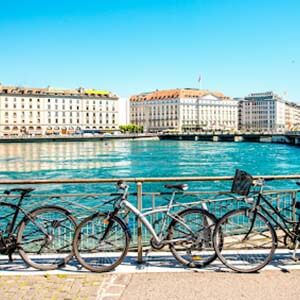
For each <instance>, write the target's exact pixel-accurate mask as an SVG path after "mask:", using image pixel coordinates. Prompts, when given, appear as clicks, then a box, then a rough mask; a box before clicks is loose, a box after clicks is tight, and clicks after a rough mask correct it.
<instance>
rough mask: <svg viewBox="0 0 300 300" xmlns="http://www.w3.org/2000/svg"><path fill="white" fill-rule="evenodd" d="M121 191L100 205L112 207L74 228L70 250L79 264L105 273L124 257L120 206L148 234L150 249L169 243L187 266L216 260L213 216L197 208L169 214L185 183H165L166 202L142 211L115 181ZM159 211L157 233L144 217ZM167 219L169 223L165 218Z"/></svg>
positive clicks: (125, 246)
mask: <svg viewBox="0 0 300 300" xmlns="http://www.w3.org/2000/svg"><path fill="white" fill-rule="evenodd" d="M117 187H118V188H119V189H120V191H121V194H120V195H119V196H117V197H116V198H114V199H111V200H109V201H106V202H105V203H104V204H107V203H111V204H113V210H111V211H108V212H96V213H95V214H93V215H91V216H89V217H87V218H86V219H84V220H83V221H82V222H81V223H80V224H79V225H78V226H77V228H76V230H75V234H74V240H73V252H74V254H75V256H76V258H77V260H78V261H79V263H80V264H81V265H82V266H83V267H85V268H86V269H88V270H90V271H93V272H107V271H111V270H113V269H114V268H116V267H117V266H118V265H119V264H120V263H121V262H122V261H123V259H124V258H125V256H126V254H127V252H128V249H129V243H130V239H131V234H130V229H129V227H128V224H126V222H125V221H124V220H123V219H122V218H120V217H119V216H118V213H119V212H120V210H121V209H122V208H125V209H126V210H128V212H132V213H133V214H134V215H135V216H136V217H137V219H139V220H140V221H141V222H142V224H143V225H144V226H145V227H146V229H147V230H148V232H149V233H150V235H151V236H152V238H151V241H150V244H151V246H152V248H154V249H157V250H159V249H162V248H163V247H165V246H169V249H170V251H171V253H172V254H173V256H174V257H175V258H176V259H177V260H178V261H179V262H180V263H181V264H183V265H185V266H187V267H204V266H206V265H208V264H209V263H211V262H212V261H213V260H215V259H216V257H217V256H216V253H215V251H214V250H213V246H212V232H213V227H214V225H215V224H216V221H217V220H216V218H215V216H214V215H212V214H211V213H209V212H208V211H206V210H204V209H200V208H186V209H183V210H180V211H179V212H177V213H171V212H170V211H171V209H172V207H173V203H174V198H175V195H176V193H177V192H181V193H182V192H183V191H184V190H187V188H188V186H187V185H186V184H177V185H166V186H165V187H166V188H168V189H171V190H172V196H171V198H170V200H169V202H168V205H167V206H166V207H163V208H157V209H153V210H150V211H147V212H145V213H142V212H141V211H139V210H138V209H137V208H136V207H135V206H133V205H132V204H131V203H130V202H129V201H128V200H127V198H128V188H129V187H128V185H126V184H125V183H124V182H118V183H117ZM156 213H163V216H164V218H163V220H162V226H161V228H160V232H157V231H155V229H154V227H153V226H152V224H151V223H150V222H149V221H148V220H147V217H149V216H151V215H153V214H156ZM168 219H170V222H169V224H167V220H168Z"/></svg>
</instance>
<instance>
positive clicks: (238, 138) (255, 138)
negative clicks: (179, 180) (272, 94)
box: [159, 132, 300, 145]
mask: <svg viewBox="0 0 300 300" xmlns="http://www.w3.org/2000/svg"><path fill="white" fill-rule="evenodd" d="M159 138H160V139H161V140H179V141H181V140H183V141H212V142H260V143H281V144H290V145H300V132H287V133H214V132H207V133H206V132H205V133H204V132H202V133H201V132H199V133H198V132H197V133H163V134H161V135H159Z"/></svg>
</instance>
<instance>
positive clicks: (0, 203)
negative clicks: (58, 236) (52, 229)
mask: <svg viewBox="0 0 300 300" xmlns="http://www.w3.org/2000/svg"><path fill="white" fill-rule="evenodd" d="M23 199H24V196H21V197H20V199H19V202H18V204H13V203H9V202H5V201H0V206H6V207H10V208H12V209H13V210H14V211H15V212H14V213H13V219H12V222H11V223H8V225H9V226H7V227H6V229H5V231H4V233H5V234H8V235H10V234H13V233H15V232H16V230H17V229H18V227H19V224H20V223H19V224H18V225H17V226H16V222H17V218H18V215H19V213H20V212H21V213H22V214H23V215H24V216H25V217H27V218H29V219H30V220H31V222H32V223H33V224H34V225H35V226H37V228H39V230H41V232H43V233H44V234H45V235H48V233H47V232H46V231H45V230H44V229H43V228H42V227H40V226H39V224H37V223H36V222H35V220H33V219H32V218H31V216H30V213H28V212H27V211H26V210H24V209H23V208H22V207H21V205H22V202H23Z"/></svg>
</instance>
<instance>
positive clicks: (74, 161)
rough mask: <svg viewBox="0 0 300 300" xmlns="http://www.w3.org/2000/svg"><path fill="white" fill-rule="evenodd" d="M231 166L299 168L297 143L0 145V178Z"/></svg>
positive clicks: (206, 170) (215, 171)
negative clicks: (293, 144)
mask: <svg viewBox="0 0 300 300" xmlns="http://www.w3.org/2000/svg"><path fill="white" fill-rule="evenodd" d="M236 168H241V169H244V170H246V171H248V172H250V173H252V174H255V175H259V174H264V175H281V174H300V147H296V146H289V145H283V144H264V143H213V142H193V141H124V140H122V141H108V142H103V141H99V142H74V143H73V142H72V143H70V142H68V143H41V144H38V143H30V144H1V145H0V179H53V178H55V179H58V178H106V177H114V178H122V177H165V176H222V175H233V174H234V171H235V169H236ZM272 184H273V183H272ZM274 184H275V183H274ZM274 184H273V185H274ZM282 184H283V183H282ZM284 184H286V183H284ZM291 184H294V183H291ZM160 185H161V184H160ZM275 185H276V184H275ZM193 186H195V184H192V187H193ZM207 186H208V184H203V186H201V188H204V187H205V188H206V187H207ZM214 186H215V187H222V186H224V183H215V184H214ZM198 187H199V184H198ZM52 188H53V187H43V189H44V190H45V189H52ZM56 189H60V190H65V191H67V192H74V191H77V190H78V189H79V190H81V191H82V190H85V191H86V190H88V191H92V190H95V189H97V187H95V186H92V185H91V186H86V185H85V186H84V187H83V186H82V185H81V186H80V187H78V186H77V187H75V186H68V187H67V186H62V185H61V186H57V187H56Z"/></svg>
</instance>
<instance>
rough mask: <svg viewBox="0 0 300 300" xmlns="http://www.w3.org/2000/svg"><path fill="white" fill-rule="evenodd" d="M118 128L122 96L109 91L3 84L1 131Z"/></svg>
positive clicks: (67, 131)
mask: <svg viewBox="0 0 300 300" xmlns="http://www.w3.org/2000/svg"><path fill="white" fill-rule="evenodd" d="M85 129H86V130H89V129H91V130H100V131H112V130H115V129H118V97H117V96H116V95H114V94H112V93H110V92H107V91H99V90H88V89H83V88H79V89H74V90H58V89H53V88H23V87H14V86H11V87H8V86H2V85H0V134H1V135H23V134H31V135H37V134H72V133H74V132H76V131H77V132H78V131H81V130H85Z"/></svg>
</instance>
